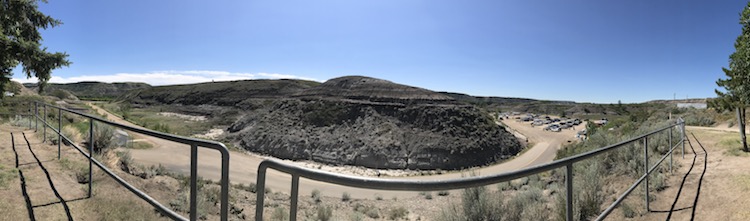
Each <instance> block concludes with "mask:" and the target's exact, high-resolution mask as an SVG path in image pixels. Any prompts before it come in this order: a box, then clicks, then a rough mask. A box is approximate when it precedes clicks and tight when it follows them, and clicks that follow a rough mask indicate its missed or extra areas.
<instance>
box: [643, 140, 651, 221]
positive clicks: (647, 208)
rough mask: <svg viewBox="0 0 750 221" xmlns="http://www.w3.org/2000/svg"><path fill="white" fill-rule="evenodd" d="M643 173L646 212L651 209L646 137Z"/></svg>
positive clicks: (645, 141)
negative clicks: (649, 204)
mask: <svg viewBox="0 0 750 221" xmlns="http://www.w3.org/2000/svg"><path fill="white" fill-rule="evenodd" d="M643 174H644V175H645V176H646V179H645V180H644V181H645V182H646V184H645V185H644V189H646V191H645V193H646V194H645V195H646V212H650V211H651V210H650V209H649V206H648V201H649V199H648V175H649V173H648V137H644V138H643Z"/></svg>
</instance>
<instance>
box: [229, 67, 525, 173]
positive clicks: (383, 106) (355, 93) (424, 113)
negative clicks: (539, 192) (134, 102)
mask: <svg viewBox="0 0 750 221" xmlns="http://www.w3.org/2000/svg"><path fill="white" fill-rule="evenodd" d="M294 97H295V98H297V99H284V100H278V101H274V103H273V106H271V107H267V108H260V109H258V110H257V111H253V112H251V113H248V114H247V115H246V116H245V117H243V118H242V119H240V120H239V121H237V122H235V124H233V125H232V126H231V127H230V128H229V132H230V133H233V134H235V138H236V139H237V140H239V145H240V146H242V147H243V148H245V149H248V150H250V151H253V152H259V153H264V154H269V155H272V156H276V157H280V158H286V159H293V160H299V159H310V160H314V161H318V162H324V163H329V164H348V165H360V166H365V167H370V168H389V169H406V168H408V169H437V168H440V169H460V168H467V167H473V166H480V165H485V164H488V163H492V162H495V161H497V160H499V159H503V158H507V157H508V156H512V155H514V154H516V153H518V151H520V149H521V147H520V145H519V143H518V142H517V141H516V140H515V138H514V137H513V136H512V135H511V134H510V133H508V132H507V131H505V130H504V129H502V127H499V126H497V125H495V124H494V122H492V120H491V119H490V118H489V116H487V115H486V114H485V113H482V112H481V111H480V110H479V109H478V108H476V107H474V106H471V105H464V104H459V103H457V102H456V101H455V100H453V99H452V98H450V97H448V96H445V95H442V94H438V93H434V92H431V91H428V90H424V89H420V88H414V87H408V86H403V85H398V84H394V83H391V82H388V81H384V80H379V79H372V78H366V77H343V78H337V79H332V80H329V81H328V82H326V83H323V84H321V85H320V86H318V87H314V88H311V89H309V90H305V91H302V92H300V93H298V94H297V95H295V96H294Z"/></svg>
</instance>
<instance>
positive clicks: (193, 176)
mask: <svg viewBox="0 0 750 221" xmlns="http://www.w3.org/2000/svg"><path fill="white" fill-rule="evenodd" d="M40 104H41V106H42V109H43V112H44V113H43V115H42V116H43V117H40V116H39V106H40ZM33 106H34V110H33V111H34V112H33V113H32V114H31V115H29V116H34V118H35V119H34V122H35V123H34V127H33V128H34V130H38V129H39V128H38V122H40V121H41V122H42V124H43V125H42V130H43V132H42V133H43V136H44V139H45V141H46V139H47V127H49V128H50V129H51V130H52V131H53V132H55V133H56V134H57V135H58V140H59V141H62V140H65V141H67V143H70V144H71V146H73V147H74V148H75V149H77V150H78V151H79V152H80V153H81V154H82V155H84V156H85V157H87V158H88V160H89V188H88V197H91V187H92V186H91V185H92V183H93V180H92V179H91V176H92V165H96V166H97V167H99V169H101V170H102V171H104V173H106V174H107V175H109V176H110V177H112V179H114V180H115V181H117V182H118V183H119V184H120V185H122V186H123V187H125V188H127V189H128V190H130V192H132V193H133V194H135V195H137V196H138V197H140V198H141V199H143V200H144V201H146V202H147V203H149V204H151V205H152V206H153V207H154V209H156V210H158V211H159V212H161V213H162V214H163V215H165V216H168V217H169V218H171V219H174V220H187V219H186V218H185V217H182V216H181V215H180V214H178V213H176V212H174V211H173V210H171V209H170V208H168V207H166V206H164V205H162V204H161V203H159V202H158V201H157V200H155V199H154V198H152V197H150V196H149V195H148V194H146V193H144V192H143V191H141V190H139V189H137V188H135V187H134V186H133V185H132V184H130V183H128V182H127V181H125V180H124V179H122V178H121V177H120V176H118V175H117V174H115V173H114V172H112V170H110V169H109V168H107V167H106V166H104V164H102V163H101V162H99V161H98V160H96V159H94V158H93V157H91V154H90V153H93V148H94V145H88V147H89V149H88V153H87V152H86V151H84V150H83V149H82V148H81V147H79V146H78V145H76V144H75V143H74V142H72V141H71V140H70V139H69V138H68V137H66V136H65V135H63V134H62V133H61V132H60V130H61V128H62V114H63V111H64V112H68V113H71V114H74V115H78V116H81V117H84V118H87V119H89V139H90V140H89V144H93V143H94V142H93V137H94V136H93V133H94V122H95V121H97V122H101V123H104V124H106V125H109V126H113V127H116V128H120V129H124V130H128V131H132V132H136V133H139V134H143V135H147V136H152V137H157V138H161V139H165V140H169V141H173V142H177V143H182V144H187V145H190V147H191V151H190V152H191V153H190V220H197V218H198V212H197V211H198V210H197V202H198V201H197V178H198V176H197V171H198V169H197V166H198V147H203V148H209V149H214V150H217V151H219V152H220V153H221V181H220V186H221V194H220V204H221V211H220V216H221V220H228V212H229V150H228V149H227V147H226V146H224V144H222V143H220V142H216V141H210V140H202V139H196V138H190V137H182V136H177V135H173V134H167V133H162V132H158V131H153V130H148V129H143V128H137V127H131V126H128V125H124V124H119V123H115V122H111V121H107V120H105V119H101V118H99V117H97V116H94V115H90V114H85V113H80V112H77V111H74V110H69V109H66V108H63V107H57V106H53V105H49V104H45V103H40V102H34V105H33ZM47 107H50V108H52V109H57V115H56V116H57V120H58V122H57V123H58V124H57V128H55V127H53V126H52V125H50V124H49V122H47ZM29 127H30V128H31V123H29ZM61 143H62V142H57V148H58V152H57V153H58V156H57V157H58V159H60V144H61Z"/></svg>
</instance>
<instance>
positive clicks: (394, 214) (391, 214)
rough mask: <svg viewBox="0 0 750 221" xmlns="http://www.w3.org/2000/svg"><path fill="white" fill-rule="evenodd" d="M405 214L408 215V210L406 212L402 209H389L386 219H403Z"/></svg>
mask: <svg viewBox="0 0 750 221" xmlns="http://www.w3.org/2000/svg"><path fill="white" fill-rule="evenodd" d="M407 214H409V210H406V208H404V207H396V208H391V209H390V210H388V219H390V220H398V219H401V218H405V217H406V215H407Z"/></svg>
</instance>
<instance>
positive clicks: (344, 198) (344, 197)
mask: <svg viewBox="0 0 750 221" xmlns="http://www.w3.org/2000/svg"><path fill="white" fill-rule="evenodd" d="M351 199H352V196H351V195H350V194H349V193H347V192H344V194H341V201H344V202H346V201H349V200H351Z"/></svg>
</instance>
